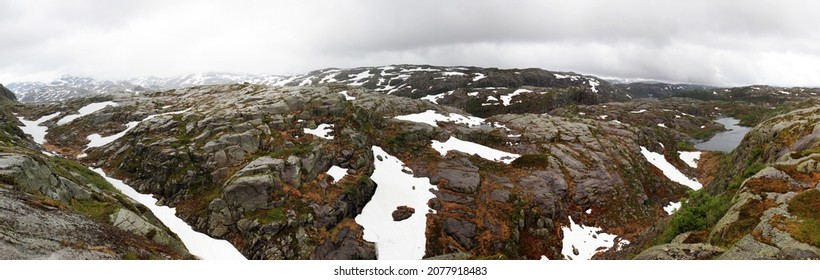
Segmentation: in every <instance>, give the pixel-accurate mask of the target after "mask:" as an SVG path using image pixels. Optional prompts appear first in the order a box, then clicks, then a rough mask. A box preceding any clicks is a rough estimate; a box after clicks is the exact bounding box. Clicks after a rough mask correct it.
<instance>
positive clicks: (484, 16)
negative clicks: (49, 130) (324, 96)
mask: <svg viewBox="0 0 820 280" xmlns="http://www.w3.org/2000/svg"><path fill="white" fill-rule="evenodd" d="M402 63H408V64H434V65H474V66H486V67H501V68H527V67H538V68H544V69H548V70H562V71H575V72H579V73H585V74H594V75H599V76H602V77H621V78H642V79H655V80H665V81H677V82H687V83H702V84H711V85H719V86H729V85H732V86H735V85H747V84H771V85H781V86H820V1H714V0H713V1H615V0H601V1H560V2H559V1H511V0H505V1H477V0H464V1H445V0H430V1H419V0H414V1H389V0H372V1H367V0H362V1H343V0H328V1H219V2H217V1H161V0H158V1H151V0H149V1H144V0H141V1H106V0H85V1H83V0H78V1H60V0H54V1H38V0H26V1H10V0H0V83H10V82H14V81H25V80H41V81H45V80H51V79H53V78H55V77H56V76H58V75H60V74H72V75H83V76H91V77H94V78H100V79H125V78H131V77H137V76H147V75H153V76H171V75H179V74H190V73H197V72H208V71H232V72H246V73H266V74H295V73H301V72H306V71H310V70H315V69H319V68H327V67H356V66H375V65H386V64H402Z"/></svg>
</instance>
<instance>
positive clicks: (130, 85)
mask: <svg viewBox="0 0 820 280" xmlns="http://www.w3.org/2000/svg"><path fill="white" fill-rule="evenodd" d="M283 79H284V78H283V77H282V76H275V75H253V74H239V73H217V72H214V73H201V74H191V75H184V76H174V77H168V78H158V77H141V78H133V79H129V80H122V81H110V80H95V79H93V78H88V77H77V76H70V75H63V76H60V77H59V78H57V79H56V80H54V81H52V82H49V83H43V82H14V83H10V84H8V88H9V89H10V90H12V91H13V92H15V93H16V95H17V99H18V100H20V101H21V102H25V103H39V102H56V101H63V100H68V99H70V98H74V97H81V96H86V95H94V94H117V93H129V94H135V93H136V94H139V93H147V92H154V91H160V90H166V89H174V88H183V87H191V86H200V85H216V84H234V83H245V82H248V83H257V84H275V83H277V82H279V81H281V80H283Z"/></svg>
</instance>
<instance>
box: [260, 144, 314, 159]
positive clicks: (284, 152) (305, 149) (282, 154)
mask: <svg viewBox="0 0 820 280" xmlns="http://www.w3.org/2000/svg"><path fill="white" fill-rule="evenodd" d="M311 152H313V145H310V144H308V145H303V146H301V145H300V146H297V147H295V148H293V149H281V150H276V151H272V152H270V154H268V156H270V157H272V158H281V159H285V158H288V157H289V156H292V155H294V156H297V157H300V156H303V155H307V154H309V153H311Z"/></svg>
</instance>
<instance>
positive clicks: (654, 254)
mask: <svg viewBox="0 0 820 280" xmlns="http://www.w3.org/2000/svg"><path fill="white" fill-rule="evenodd" d="M723 251H724V249H722V248H720V247H717V246H713V245H709V244H703V243H694V244H682V243H676V244H663V245H658V246H653V247H650V248H649V249H646V250H644V251H643V252H641V253H640V254H638V255H637V256H635V259H636V260H708V259H712V258H714V257H715V256H717V255H720V254H721V253H723Z"/></svg>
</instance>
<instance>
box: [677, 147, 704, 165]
mask: <svg viewBox="0 0 820 280" xmlns="http://www.w3.org/2000/svg"><path fill="white" fill-rule="evenodd" d="M678 154H679V156H680V160H682V161H683V162H684V163H686V165H688V166H690V167H692V168H698V160H699V159H700V154H701V152H680V151H679V152H678Z"/></svg>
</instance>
